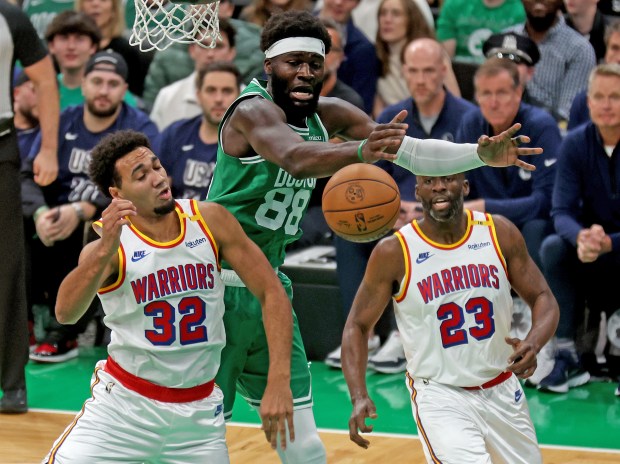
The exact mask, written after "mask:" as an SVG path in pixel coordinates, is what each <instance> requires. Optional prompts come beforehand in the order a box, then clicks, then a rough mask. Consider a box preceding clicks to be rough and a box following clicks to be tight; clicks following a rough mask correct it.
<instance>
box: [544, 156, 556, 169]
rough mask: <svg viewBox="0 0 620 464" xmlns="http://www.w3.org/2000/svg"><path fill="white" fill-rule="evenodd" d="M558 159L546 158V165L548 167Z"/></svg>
mask: <svg viewBox="0 0 620 464" xmlns="http://www.w3.org/2000/svg"><path fill="white" fill-rule="evenodd" d="M556 161H557V159H555V158H552V159H546V160H545V167H546V168H548V167H549V166H553V165H554V164H555V162H556Z"/></svg>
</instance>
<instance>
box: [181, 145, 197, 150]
mask: <svg viewBox="0 0 620 464" xmlns="http://www.w3.org/2000/svg"><path fill="white" fill-rule="evenodd" d="M192 148H194V146H193V145H183V146H182V147H181V150H183V151H190V150H191V149H192Z"/></svg>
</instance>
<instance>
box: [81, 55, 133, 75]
mask: <svg viewBox="0 0 620 464" xmlns="http://www.w3.org/2000/svg"><path fill="white" fill-rule="evenodd" d="M92 71H109V72H113V73H116V74H118V75H119V76H121V77H122V78H123V79H124V80H125V81H126V80H127V75H128V73H129V71H128V69H127V62H126V61H125V58H123V57H122V56H121V55H120V54H118V53H116V52H115V51H113V50H104V51H102V52H97V53H95V54H94V55H93V56H91V57H90V59H89V60H88V63H86V69H85V71H84V76H86V75H87V74H88V73H90V72H92Z"/></svg>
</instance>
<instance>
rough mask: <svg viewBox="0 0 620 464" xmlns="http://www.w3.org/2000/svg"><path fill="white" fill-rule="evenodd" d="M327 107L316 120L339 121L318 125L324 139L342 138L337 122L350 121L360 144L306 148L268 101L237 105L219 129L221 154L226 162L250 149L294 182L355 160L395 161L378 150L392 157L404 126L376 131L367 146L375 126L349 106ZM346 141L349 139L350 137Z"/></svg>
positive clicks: (319, 144) (308, 144) (309, 144)
mask: <svg viewBox="0 0 620 464" xmlns="http://www.w3.org/2000/svg"><path fill="white" fill-rule="evenodd" d="M327 106H328V107H329V108H331V109H332V110H333V111H329V110H327V109H324V110H321V118H323V113H324V112H325V114H329V113H337V111H336V110H339V111H342V113H338V118H335V117H334V115H333V114H332V115H331V116H326V120H325V121H323V122H324V125H325V126H326V127H327V128H328V131H329V134H330V135H334V132H337V133H341V132H340V125H342V124H344V123H343V122H341V120H342V121H344V120H346V119H347V115H349V116H351V118H352V120H349V124H351V126H354V127H355V128H356V129H355V130H354V131H352V133H353V134H355V135H357V136H359V137H360V139H359V140H355V141H351V142H343V143H328V142H312V141H309V142H306V141H304V139H303V138H302V137H301V136H300V135H299V134H297V133H296V132H295V131H294V130H293V129H291V128H290V127H289V126H288V124H287V121H286V115H285V114H284V111H282V109H280V108H279V107H278V106H277V105H275V104H273V103H272V102H270V101H266V100H263V99H258V98H254V99H251V100H246V101H242V102H241V103H240V104H239V105H238V106H237V107H236V108H235V110H234V112H233V114H232V115H231V116H230V118H229V120H228V121H227V122H226V123H225V125H224V128H223V129H222V140H223V148H224V151H225V152H226V153H227V154H229V155H231V156H245V155H246V154H247V152H248V149H249V148H252V149H253V150H254V151H255V152H256V153H258V154H259V155H261V156H262V157H263V158H265V159H267V160H269V161H271V162H272V163H274V164H277V165H278V166H280V167H281V168H282V169H284V170H285V171H286V172H288V173H289V174H291V175H292V176H293V177H295V178H296V179H304V178H308V177H326V176H330V175H332V174H333V173H334V172H336V171H337V170H339V169H341V168H343V167H345V166H347V165H349V164H353V163H360V162H361V159H360V156H361V157H362V158H363V159H364V160H365V161H377V160H379V159H384V158H388V159H392V158H394V155H390V154H388V153H384V152H383V151H382V150H381V149H380V148H382V147H386V146H388V147H392V148H393V151H395V150H396V148H397V147H398V145H400V141H401V140H402V138H403V137H404V135H405V130H406V127H407V125H406V124H402V123H399V122H395V123H390V124H383V125H381V129H380V130H379V131H377V132H376V133H375V135H373V138H372V142H371V140H370V137H369V134H370V133H371V132H372V131H373V128H374V127H376V126H377V124H376V123H375V122H373V121H372V120H371V119H370V118H369V117H368V116H367V115H365V114H364V113H362V112H361V111H360V110H357V109H355V108H354V107H353V105H348V106H345V105H334V104H332V105H327ZM360 113H361V115H360ZM405 114H406V112H405ZM336 119H337V120H338V121H337V122H336ZM334 125H335V126H336V128H335V129H333V130H332V127H331V126H334ZM342 133H343V134H344V132H342ZM346 135H347V137H348V138H353V137H352V135H351V134H350V133H347V134H346ZM366 137H369V141H368V142H366V143H365V144H364V145H362V146H361V150H360V153H359V154H358V149H359V148H360V144H361V142H362V139H364V138H366ZM366 145H368V146H366ZM370 147H372V151H370Z"/></svg>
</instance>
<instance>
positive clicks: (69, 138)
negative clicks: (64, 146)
mask: <svg viewBox="0 0 620 464" xmlns="http://www.w3.org/2000/svg"><path fill="white" fill-rule="evenodd" d="M77 138H78V135H77V134H72V133H71V132H67V133H66V134H65V139H66V140H75V139H77Z"/></svg>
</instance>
